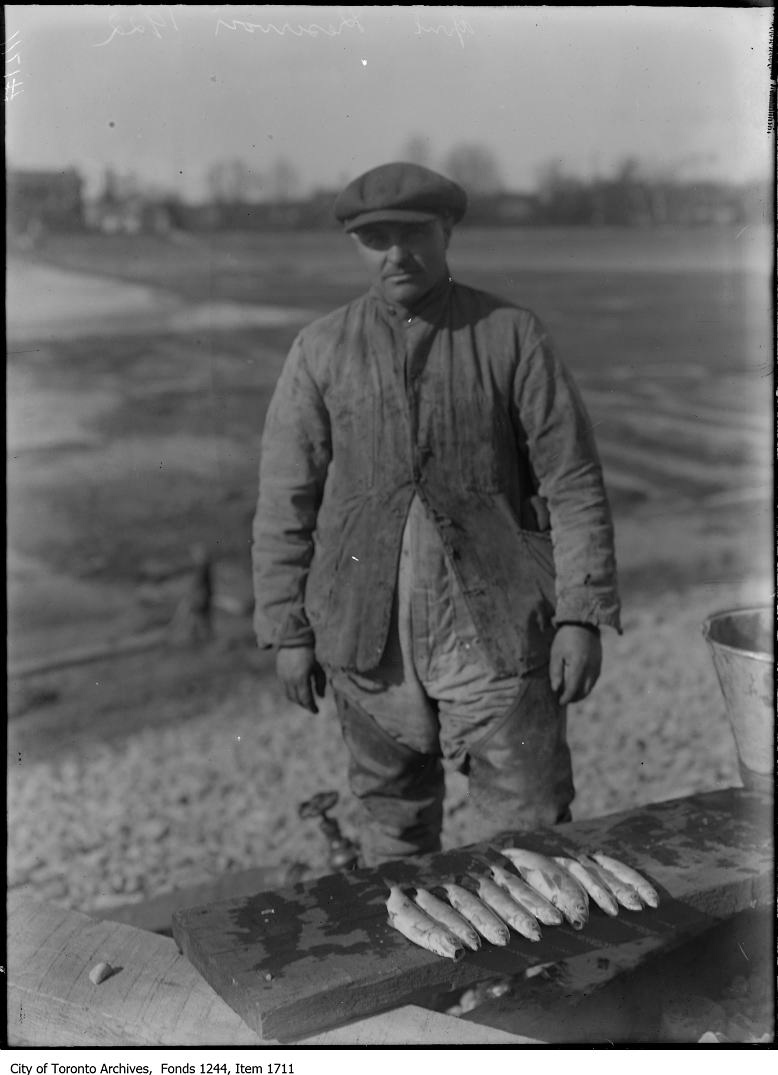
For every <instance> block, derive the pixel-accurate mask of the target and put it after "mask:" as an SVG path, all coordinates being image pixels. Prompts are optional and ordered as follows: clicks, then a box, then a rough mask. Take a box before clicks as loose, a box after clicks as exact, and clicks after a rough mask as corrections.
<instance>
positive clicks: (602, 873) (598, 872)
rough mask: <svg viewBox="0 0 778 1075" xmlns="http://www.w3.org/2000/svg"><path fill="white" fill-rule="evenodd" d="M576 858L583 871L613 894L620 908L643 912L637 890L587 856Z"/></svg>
mask: <svg viewBox="0 0 778 1075" xmlns="http://www.w3.org/2000/svg"><path fill="white" fill-rule="evenodd" d="M577 858H578V861H579V862H580V863H581V865H582V866H583V867H584V869H585V870H588V871H589V873H590V874H592V875H593V876H594V877H596V879H597V880H598V881H599V882H600V884H602V885H605V887H606V888H607V889H609V890H610V891H611V892H612V893H613V895H614V896H615V897H616V899H617V901H618V902H619V903H620V904H621V906H622V907H626V908H627V910H628V911H642V910H643V904H642V902H641V899H640V896H638V893H637V889H635V888H633V887H632V885H628V884H626V883H625V882H624V881H621V880H620V879H619V878H618V877H617V876H616V875H615V874H614V873H611V872H610V870H606V869H605V868H604V867H603V866H601V865H600V864H599V862H595V861H594V859H592V858H589V856H588V855H578V856H577Z"/></svg>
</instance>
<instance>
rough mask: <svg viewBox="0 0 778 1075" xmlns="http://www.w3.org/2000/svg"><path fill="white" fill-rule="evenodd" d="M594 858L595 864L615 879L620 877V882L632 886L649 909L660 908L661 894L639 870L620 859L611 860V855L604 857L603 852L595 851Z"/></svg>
mask: <svg viewBox="0 0 778 1075" xmlns="http://www.w3.org/2000/svg"><path fill="white" fill-rule="evenodd" d="M592 858H593V859H594V860H595V862H598V863H599V864H600V866H602V868H603V869H605V870H608V871H609V872H610V873H612V874H613V875H614V876H615V877H618V878H619V880H620V881H624V882H625V884H628V885H632V887H633V888H634V889H635V890H636V891H637V894H638V896H640V898H641V900H643V902H644V903H647V904H648V906H649V907H658V906H659V893H658V892H657V890H656V889H655V888H654V886H653V885H652V884H649V882H648V881H647V880H646V879H645V877H644V876H643V875H642V874H640V873H638V871H637V870H633V868H632V867H631V866H627V864H626V863H624V862H620V861H619V860H618V859H614V858H611V856H610V855H604V854H603V853H602V851H593V852H592Z"/></svg>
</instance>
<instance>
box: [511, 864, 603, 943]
mask: <svg viewBox="0 0 778 1075" xmlns="http://www.w3.org/2000/svg"><path fill="white" fill-rule="evenodd" d="M500 850H501V854H503V855H505V857H506V858H507V859H510V861H511V862H512V863H513V865H514V866H515V867H516V869H517V870H518V871H519V873H520V874H521V876H522V877H523V879H524V880H525V881H526V882H527V884H528V885H530V886H531V887H532V888H534V889H535V890H536V891H537V892H539V893H540V895H541V896H545V898H546V899H547V900H549V901H550V902H551V903H553V904H554V906H555V907H557V908H559V910H560V911H561V912H562V914H563V915H564V917H565V919H566V920H567V921H568V922H569V923H570V925H571V926H572V927H573V929H583V928H584V926H585V925H586V923H587V922H588V921H589V896H588V895H587V893H586V890H585V889H584V888H582V886H581V885H580V884H579V883H578V881H576V879H575V878H574V877H573V876H571V874H569V873H568V872H567V871H566V870H563V869H561V867H560V866H559V865H558V864H557V863H556V862H554V860H553V859H551V858H548V857H547V856H546V855H539V854H537V852H535V851H525V850H524V849H523V848H521V847H503V848H501V849H500Z"/></svg>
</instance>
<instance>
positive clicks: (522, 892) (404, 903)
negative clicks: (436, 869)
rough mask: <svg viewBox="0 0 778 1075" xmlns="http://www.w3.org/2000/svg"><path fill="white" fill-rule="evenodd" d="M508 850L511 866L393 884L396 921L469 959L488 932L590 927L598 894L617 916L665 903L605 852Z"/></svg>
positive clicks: (434, 948) (451, 954) (500, 938)
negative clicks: (406, 887)
mask: <svg viewBox="0 0 778 1075" xmlns="http://www.w3.org/2000/svg"><path fill="white" fill-rule="evenodd" d="M501 854H502V855H503V856H504V857H505V859H506V860H507V862H506V864H505V866H501V865H500V864H499V863H498V862H494V861H492V860H486V859H484V866H485V870H486V872H484V873H478V874H468V875H466V876H464V877H462V878H459V879H457V881H456V882H450V881H449V882H444V883H442V884H440V885H438V886H436V891H430V890H428V889H426V888H415V889H414V890H413V892H412V896H408V895H406V893H405V892H403V890H402V888H401V887H400V886H399V885H397V884H392V883H390V884H389V898H388V899H387V901H386V907H387V911H388V912H389V922H390V924H391V925H392V926H393V927H394V928H395V929H396V930H398V931H399V932H400V933H402V935H403V936H404V937H407V939H408V940H410V941H413V942H414V944H418V945H420V946H421V947H422V948H427V949H428V950H429V951H431V952H435V953H436V954H437V955H439V956H444V957H446V958H447V959H461V958H462V956H463V955H464V954H465V950H466V949H468V948H469V949H471V951H477V950H478V949H479V948H480V947H481V939H482V938H483V939H484V940H486V941H489V943H490V944H495V945H506V944H507V943H508V941H509V940H510V929H514V930H515V931H516V932H517V933H520V934H521V936H522V937H526V938H527V939H528V940H530V941H539V940H540V939H541V933H540V927H541V925H545V926H559V925H561V924H562V923H563V922H568V923H569V924H570V925H571V926H572V927H573V928H574V929H583V928H584V926H585V925H586V923H587V922H588V920H589V901H590V899H591V900H592V901H593V902H594V903H596V905H597V906H598V907H599V908H600V909H601V910H602V911H604V912H605V913H606V914H608V915H611V916H613V915H617V914H618V913H619V906H621V907H626V908H627V909H628V910H630V911H641V910H643V907H644V906H648V907H658V906H659V895H658V893H657V891H656V889H655V888H654V887H653V885H651V884H650V883H649V882H648V881H647V880H646V879H645V877H643V876H642V874H640V873H638V871H637V870H635V869H633V868H632V867H631V866H627V865H626V864H625V863H623V862H620V861H619V860H618V859H614V858H612V857H611V856H610V855H605V854H603V853H602V852H600V851H595V852H594V853H593V854H592V855H591V856H588V855H583V854H581V855H578V856H577V857H575V858H573V857H570V856H561V855H559V856H555V857H553V858H551V857H549V856H547V855H540V854H537V853H536V852H534V851H525V850H524V849H522V848H519V847H504V848H502V849H501ZM509 863H510V864H511V865H512V866H513V867H514V869H515V872H514V871H512V870H510V869H509V868H508V864H509ZM509 927H510V928H509Z"/></svg>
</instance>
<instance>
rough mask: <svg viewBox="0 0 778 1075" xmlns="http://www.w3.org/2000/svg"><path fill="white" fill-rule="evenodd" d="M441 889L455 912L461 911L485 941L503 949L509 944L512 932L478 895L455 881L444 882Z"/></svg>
mask: <svg viewBox="0 0 778 1075" xmlns="http://www.w3.org/2000/svg"><path fill="white" fill-rule="evenodd" d="M440 888H441V889H442V891H443V892H444V893H445V894H446V897H447V898H448V900H449V902H450V903H451V906H452V907H453V908H454V910H455V911H459V913H460V914H461V915H462V917H463V918H466V919H467V921H468V922H469V923H470V925H471V926H473V927H474V928H475V929H477V930H478V932H479V933H480V934H481V936H482V937H483V938H484V940H485V941H489V943H490V944H496V945H500V946H501V947H502V946H503V945H506V944H507V943H508V941H509V940H510V939H511V931H510V930H509V929H508V927H507V926H506V924H505V923H504V922H503V920H502V919H501V918H500V917H499V915H496V914H495V913H494V911H490V910H489V908H488V907H487V906H486V904H485V903H482V902H481V900H479V898H478V897H477V896H476V895H474V894H473V893H472V892H470V891H469V890H468V889H466V888H463V887H462V886H461V885H457V884H454V882H453V881H446V882H444V883H443V884H441V885H440Z"/></svg>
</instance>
